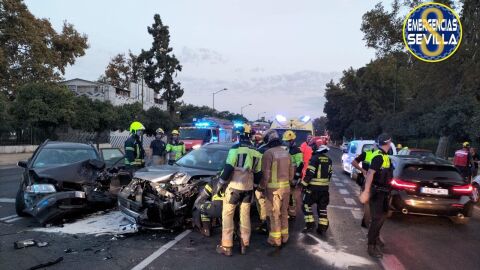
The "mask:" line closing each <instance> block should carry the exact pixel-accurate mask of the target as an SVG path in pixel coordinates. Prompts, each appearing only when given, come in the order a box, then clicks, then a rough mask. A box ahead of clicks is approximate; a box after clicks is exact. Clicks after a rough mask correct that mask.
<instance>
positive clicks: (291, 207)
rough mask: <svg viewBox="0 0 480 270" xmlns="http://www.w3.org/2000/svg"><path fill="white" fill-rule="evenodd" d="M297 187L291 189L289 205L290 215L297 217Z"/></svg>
mask: <svg viewBox="0 0 480 270" xmlns="http://www.w3.org/2000/svg"><path fill="white" fill-rule="evenodd" d="M295 190H296V188H295V186H293V187H290V199H289V203H288V215H289V216H291V217H295V216H296V215H297V198H296V192H295Z"/></svg>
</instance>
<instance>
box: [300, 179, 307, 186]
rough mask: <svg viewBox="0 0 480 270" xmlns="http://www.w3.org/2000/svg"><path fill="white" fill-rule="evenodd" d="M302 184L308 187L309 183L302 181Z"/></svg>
mask: <svg viewBox="0 0 480 270" xmlns="http://www.w3.org/2000/svg"><path fill="white" fill-rule="evenodd" d="M300 184H302V186H308V183H307V182H305V181H303V180H302V182H300Z"/></svg>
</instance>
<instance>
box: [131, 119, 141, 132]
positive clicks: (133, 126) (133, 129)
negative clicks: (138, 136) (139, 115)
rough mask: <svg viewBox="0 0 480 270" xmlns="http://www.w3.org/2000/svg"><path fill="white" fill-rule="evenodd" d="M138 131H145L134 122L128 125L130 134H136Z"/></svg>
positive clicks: (138, 123) (139, 124)
mask: <svg viewBox="0 0 480 270" xmlns="http://www.w3.org/2000/svg"><path fill="white" fill-rule="evenodd" d="M139 130H145V127H144V126H143V125H142V123H140V122H138V121H135V122H133V123H131V124H130V133H137V131H139Z"/></svg>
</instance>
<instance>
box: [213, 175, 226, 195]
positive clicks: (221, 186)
mask: <svg viewBox="0 0 480 270" xmlns="http://www.w3.org/2000/svg"><path fill="white" fill-rule="evenodd" d="M227 186H228V183H227V182H226V181H224V180H223V179H220V180H219V181H218V182H217V184H216V185H215V189H214V190H213V193H212V194H220V193H225V190H226V189H227Z"/></svg>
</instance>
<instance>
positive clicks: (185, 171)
mask: <svg viewBox="0 0 480 270" xmlns="http://www.w3.org/2000/svg"><path fill="white" fill-rule="evenodd" d="M216 174H217V172H216V171H208V170H201V169H194V168H187V167H182V166H172V165H159V166H150V167H146V168H143V169H141V170H138V171H136V172H135V174H134V176H133V177H134V178H139V179H142V180H146V181H150V182H153V183H164V182H169V181H172V180H174V181H176V182H177V184H182V183H186V182H187V181H188V180H189V179H190V178H191V177H193V176H198V175H201V176H214V175H216Z"/></svg>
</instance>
